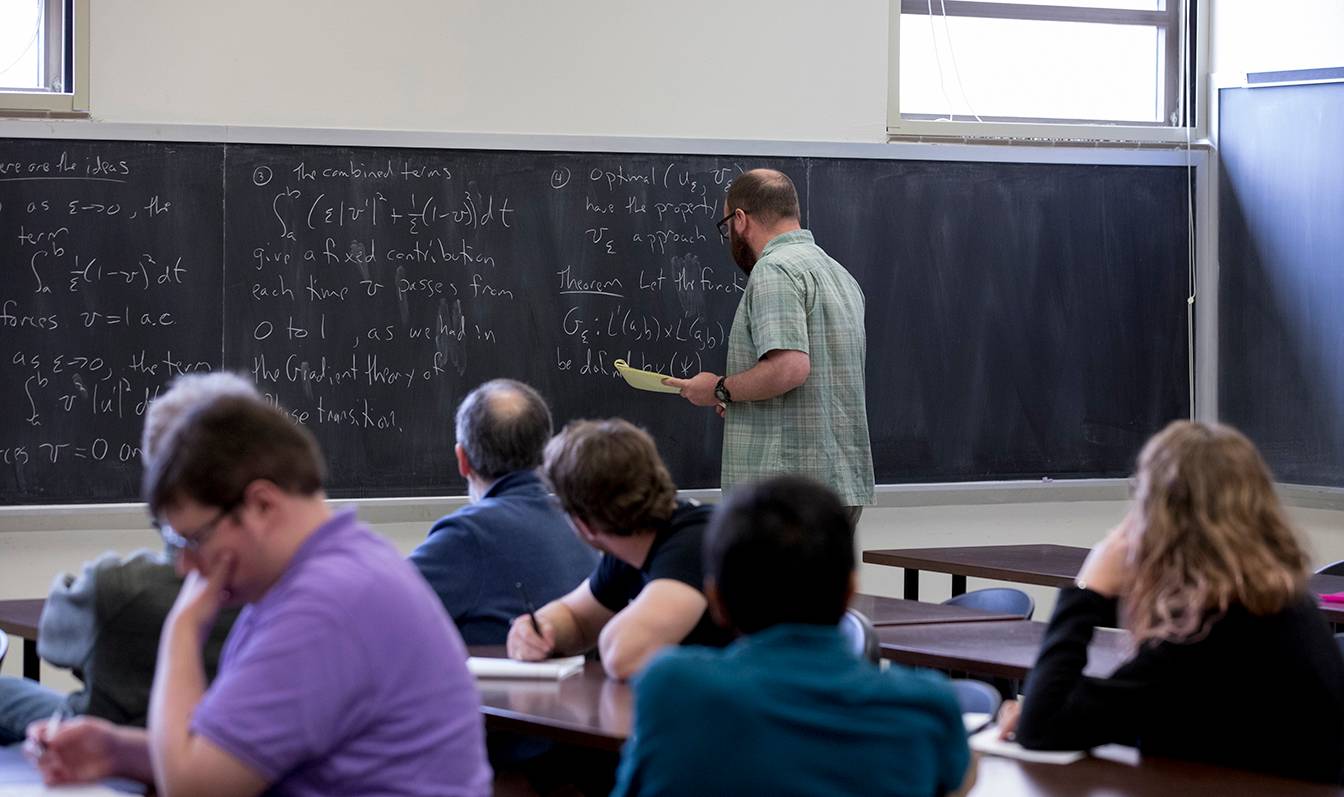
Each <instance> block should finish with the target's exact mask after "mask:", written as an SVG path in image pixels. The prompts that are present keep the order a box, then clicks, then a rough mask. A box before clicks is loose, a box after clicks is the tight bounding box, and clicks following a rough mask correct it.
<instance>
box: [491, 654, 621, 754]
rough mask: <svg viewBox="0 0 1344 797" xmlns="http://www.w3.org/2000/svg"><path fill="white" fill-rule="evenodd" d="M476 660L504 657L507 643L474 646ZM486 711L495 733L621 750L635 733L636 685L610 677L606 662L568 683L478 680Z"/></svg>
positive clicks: (589, 666)
mask: <svg viewBox="0 0 1344 797" xmlns="http://www.w3.org/2000/svg"><path fill="white" fill-rule="evenodd" d="M469 652H470V653H471V655H473V656H487V657H495V658H502V657H504V656H505V655H506V654H505V652H504V646H503V645H473V646H471V647H470V648H469ZM476 686H477V688H478V689H479V690H480V692H481V713H482V714H483V715H485V727H486V728H488V729H490V730H501V731H511V732H514V733H523V734H529V735H534V736H544V737H546V738H547V739H554V740H555V741H558V742H563V743H566V744H574V745H579V746H582V747H594V748H597V749H599V750H611V751H617V750H620V749H621V745H622V744H624V743H625V740H626V738H627V737H628V736H629V735H630V723H631V718H632V717H633V715H634V703H633V700H634V697H633V695H632V694H631V692H630V686H629V685H628V684H626V683H623V682H620V681H613V680H610V679H608V678H607V676H606V673H604V672H603V671H602V664H601V663H600V662H597V661H590V662H587V663H586V664H585V665H584V667H583V672H582V673H581V674H579V675H575V676H572V677H570V678H566V679H564V680H562V681H537V680H523V679H509V678H478V679H477V680H476Z"/></svg>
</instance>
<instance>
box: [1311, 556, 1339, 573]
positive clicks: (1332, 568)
mask: <svg viewBox="0 0 1344 797" xmlns="http://www.w3.org/2000/svg"><path fill="white" fill-rule="evenodd" d="M1316 575H1318V576H1344V559H1340V560H1339V561H1338V562H1331V563H1330V564H1328V565H1323V566H1321V568H1320V569H1319V570H1317V571H1316Z"/></svg>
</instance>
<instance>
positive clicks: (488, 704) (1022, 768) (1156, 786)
mask: <svg viewBox="0 0 1344 797" xmlns="http://www.w3.org/2000/svg"><path fill="white" fill-rule="evenodd" d="M1022 622H1024V621H1021V620H1019V621H1016V623H1022ZM1016 623H999V622H993V623H981V624H979V625H985V626H990V625H994V626H1000V625H1011V624H1016ZM971 625H973V624H970V623H966V624H955V625H939V626H935V627H934V628H936V629H940V630H942V631H947V630H951V629H962V628H966V627H969V626H971ZM1036 625H1040V624H1039V623H1037V624H1036ZM914 627H915V626H893V627H889V629H887V630H890V631H893V632H894V631H901V630H906V629H909V628H914ZM471 653H472V655H474V656H500V655H503V653H504V649H503V647H501V646H498V645H495V646H477V647H472V648H471ZM477 684H478V686H479V687H480V689H481V694H482V706H481V712H482V713H483V714H484V715H485V722H486V727H488V728H492V729H494V728H498V729H501V730H504V729H507V730H510V731H514V732H518V733H525V734H530V735H535V736H541V737H545V738H549V739H554V740H556V741H560V742H567V743H570V744H579V745H585V746H589V747H596V748H598V749H602V750H618V749H620V746H621V744H622V743H623V742H624V741H625V739H626V738H627V737H628V736H629V734H630V728H631V726H632V720H633V711H634V702H633V700H632V697H631V693H630V687H629V685H628V684H625V683H619V682H616V681H609V680H607V679H606V678H605V676H603V674H602V670H601V668H600V667H597V666H596V662H589V663H588V666H587V667H586V668H585V669H584V671H583V674H582V675H576V676H574V677H573V678H569V679H567V680H565V681H560V682H558V683H557V682H554V681H545V682H541V681H537V682H529V681H507V680H496V679H480V680H478V681H477ZM1097 754H1098V755H1100V756H1103V757H1101V758H1085V759H1083V760H1082V761H1079V762H1077V763H1074V764H1069V765H1068V766H1052V765H1047V764H1026V763H1022V762H1019V761H1010V760H1008V759H1004V758H991V757H983V758H981V759H980V773H979V779H978V780H977V782H976V786H975V788H974V789H973V790H972V791H971V797H1188V796H1189V795H1191V794H1199V793H1206V794H1214V795H1224V794H1235V795H1238V797H1270V795H1274V796H1275V797H1326V795H1340V794H1341V791H1340V790H1339V789H1335V788H1331V787H1328V786H1317V785H1314V784H1310V783H1298V782H1296V781H1286V780H1281V779H1278V778H1271V777H1267V776H1264V775H1256V774H1253V773H1249V772H1239V771H1236V770H1229V769H1221V768H1218V767H1210V766H1205V765H1201V764H1189V763H1184V762H1180V761H1167V760H1161V759H1151V758H1150V759H1144V760H1143V761H1142V762H1140V760H1139V756H1138V753H1137V751H1135V750H1133V749H1132V748H1117V747H1106V748H1101V749H1099V750H1098V751H1097Z"/></svg>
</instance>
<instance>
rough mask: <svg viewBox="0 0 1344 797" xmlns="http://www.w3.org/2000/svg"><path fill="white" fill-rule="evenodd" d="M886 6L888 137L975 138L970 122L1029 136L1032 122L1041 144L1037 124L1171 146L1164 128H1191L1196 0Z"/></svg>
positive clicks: (984, 0)
mask: <svg viewBox="0 0 1344 797" xmlns="http://www.w3.org/2000/svg"><path fill="white" fill-rule="evenodd" d="M892 5H893V13H895V11H896V7H899V17H898V19H897V20H896V22H895V24H894V25H893V31H892V43H893V45H894V47H895V52H896V55H897V58H898V59H899V64H897V65H895V66H897V69H896V75H894V76H893V78H892V80H893V82H895V83H896V85H895V86H894V87H893V94H892V96H893V101H894V103H895V105H896V111H895V112H894V113H892V119H891V124H890V127H891V128H892V132H894V133H908V132H915V133H922V134H936V132H935V131H938V130H940V128H941V129H942V131H943V132H944V133H945V134H950V135H972V136H974V135H976V132H975V131H974V130H973V129H970V126H976V127H986V128H987V129H986V132H987V133H988V128H989V126H986V125H985V123H1000V126H999V128H998V129H1000V130H1004V129H1005V128H1013V127H1014V126H1019V127H1017V130H1018V131H1019V132H1025V133H1027V134H1028V135H1030V133H1031V131H1032V130H1033V128H1032V127H1031V126H1033V125H1034V126H1036V132H1037V134H1038V135H1042V136H1048V135H1050V134H1049V133H1047V132H1045V130H1046V129H1048V128H1045V127H1044V126H1046V125H1049V126H1059V125H1066V126H1071V127H1072V128H1073V129H1074V130H1075V131H1080V130H1083V128H1084V126H1085V127H1086V128H1087V129H1090V130H1091V131H1092V133H1091V136H1093V137H1108V136H1109V135H1115V130H1114V129H1115V128H1124V131H1123V133H1122V134H1120V135H1115V137H1119V138H1138V139H1144V138H1150V139H1155V140H1161V139H1167V140H1171V139H1172V138H1174V136H1172V135H1170V133H1171V132H1178V133H1179V137H1180V138H1184V136H1185V133H1186V128H1187V126H1189V125H1191V123H1192V117H1193V113H1192V110H1193V109H1192V108H1191V107H1190V105H1191V104H1190V103H1189V102H1188V101H1187V100H1188V98H1189V97H1192V96H1194V92H1193V91H1192V89H1193V87H1194V85H1195V82H1194V81H1193V80H1191V74H1192V72H1193V71H1194V70H1192V69H1191V68H1190V62H1189V60H1188V59H1190V58H1191V55H1192V53H1194V52H1196V48H1195V47H1193V46H1192V44H1193V41H1194V36H1193V31H1194V30H1195V29H1194V26H1193V25H1191V24H1190V22H1191V20H1192V19H1193V16H1194V15H1193V10H1194V9H1193V7H1194V5H1195V0H1072V1H1070V0H892ZM893 60H897V59H895V58H894V59H893ZM957 123H969V125H967V124H957ZM1003 123H1007V124H1006V125H1005V124H1003ZM1101 125H1105V126H1108V127H1109V128H1111V129H1112V130H1111V133H1109V134H1108V133H1107V132H1106V131H1103V130H1102V129H1101V128H1100V127H1098V126H1101ZM1143 128H1149V129H1150V130H1149V131H1147V133H1145V131H1144V130H1143ZM1054 129H1055V130H1056V133H1055V135H1062V136H1064V137H1068V136H1070V135H1072V134H1070V133H1068V132H1063V131H1067V130H1068V129H1069V128H1059V127H1054ZM1163 129H1165V130H1166V131H1167V133H1168V135H1165V136H1164V135H1163V134H1162V133H1161V132H1160V131H1162V130H1163ZM1075 134H1077V133H1076V132H1075ZM1079 137H1089V136H1088V134H1086V133H1083V134H1081V135H1079Z"/></svg>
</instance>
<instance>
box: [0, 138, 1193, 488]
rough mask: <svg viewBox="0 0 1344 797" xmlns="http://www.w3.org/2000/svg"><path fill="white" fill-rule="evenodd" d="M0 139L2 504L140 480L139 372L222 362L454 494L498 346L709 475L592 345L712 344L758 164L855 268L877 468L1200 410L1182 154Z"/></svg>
mask: <svg viewBox="0 0 1344 797" xmlns="http://www.w3.org/2000/svg"><path fill="white" fill-rule="evenodd" d="M0 147H3V149H2V150H0V151H2V152H3V156H0V259H2V260H3V262H4V263H6V264H7V266H8V268H9V273H10V279H8V280H6V282H5V285H4V287H3V288H0V301H3V302H4V308H3V314H0V325H2V326H0V335H3V338H0V341H2V342H0V357H3V368H4V369H5V370H4V377H5V378H4V382H3V384H0V392H3V394H4V396H5V407H4V409H5V412H4V418H5V420H4V425H3V428H2V432H3V440H0V464H2V465H3V468H2V469H0V473H3V475H2V476H0V496H2V497H3V500H4V501H5V502H7V503H61V502H85V501H121V500H134V499H135V497H136V488H137V484H138V479H139V470H140V461H139V451H138V449H137V447H136V446H137V444H138V436H139V430H140V426H141V423H142V415H143V412H144V406H145V403H146V402H147V401H148V400H150V399H152V398H153V396H154V395H155V394H156V393H157V392H158V391H159V390H161V389H162V387H163V386H164V385H165V384H166V383H167V382H168V381H169V380H170V379H171V378H172V376H174V375H175V374H177V373H182V372H186V371H190V370H202V369H217V368H220V367H226V368H229V369H232V370H237V371H241V372H244V373H248V374H251V375H252V376H254V378H256V380H257V381H258V384H259V385H260V386H261V388H262V389H263V391H264V392H265V393H266V394H267V395H268V396H270V397H271V398H273V399H274V400H276V401H278V402H279V403H281V404H282V405H283V406H285V407H286V408H287V409H289V411H290V412H291V413H292V414H293V415H294V417H295V418H297V419H298V420H299V421H300V422H302V423H304V424H306V425H307V426H308V427H309V428H311V429H312V430H313V431H314V433H315V434H316V435H317V436H318V439H319V440H320V441H321V443H322V445H323V448H324V450H325V452H326V455H327V459H328V462H329V464H330V469H331V478H330V488H331V489H330V493H331V494H332V495H334V496H389V495H406V496H415V495H441V494H452V493H460V492H461V491H462V484H461V480H460V479H459V478H458V476H457V474H456V467H455V464H454V461H453V457H452V443H453V430H452V413H453V409H454V407H455V405H456V404H457V402H458V401H459V400H460V399H461V398H462V397H463V396H464V395H465V394H466V392H467V391H469V390H470V389H471V388H472V387H474V386H475V385H477V384H479V383H480V382H481V381H484V380H486V379H489V378H492V377H496V376H508V377H513V378H517V379H522V380H524V381H527V382H529V383H531V384H533V385H535V386H536V387H537V388H538V389H539V390H540V391H541V392H542V393H543V395H545V396H546V397H547V399H548V400H549V401H550V402H551V404H552V408H553V410H554V412H555V415H556V418H557V421H558V422H560V423H563V422H564V421H566V420H569V419H572V418H578V417H603V416H609V415H622V416H624V417H627V418H629V419H631V420H633V421H635V422H637V423H639V424H641V425H644V426H645V427H647V428H648V429H650V431H651V432H652V433H653V434H654V436H655V437H656V439H657V440H658V443H659V446H660V450H661V451H662V453H663V456H664V457H665V458H666V459H667V461H668V464H669V467H670V468H671V469H672V472H673V474H674V476H675V478H676V479H677V482H678V484H679V485H680V486H682V487H714V486H717V484H718V460H719V448H720V446H721V444H722V433H721V426H720V423H721V422H720V421H719V420H718V419H717V418H716V417H715V416H714V415H713V414H712V413H710V412H708V411H705V410H698V409H696V408H693V407H691V406H689V405H688V404H686V403H685V402H684V401H681V400H680V399H677V398H676V397H672V396H664V395H657V394H644V393H637V392H634V391H631V390H629V389H628V388H626V387H625V386H624V384H623V383H622V382H620V381H619V380H618V378H617V377H616V374H615V371H614V368H613V366H612V362H613V361H614V360H615V359H617V358H624V359H626V360H629V361H630V362H631V363H632V364H634V365H636V366H646V367H650V368H655V369H658V370H663V371H667V372H670V373H674V374H677V375H683V374H685V375H689V374H693V373H695V372H697V371H699V370H701V369H707V370H715V371H721V370H722V367H723V361H724V356H725V348H726V338H727V332H728V328H729V326H730V324H731V320H732V316H733V312H734V309H735V308H736V305H737V303H738V300H739V298H740V296H741V291H742V287H743V285H744V284H745V281H746V276H745V275H744V274H743V273H742V272H740V271H739V270H738V269H737V267H736V266H735V265H733V263H732V261H731V259H730V258H729V256H728V253H727V249H726V247H725V246H723V244H722V243H721V242H720V241H719V238H718V235H717V232H716V230H715V227H714V223H715V222H716V221H717V220H718V219H719V218H720V217H721V216H722V210H723V194H724V191H725V190H726V187H727V184H728V183H729V182H730V181H731V179H732V177H733V176H734V175H736V174H738V173H740V172H741V171H743V170H745V169H749V168H753V167H756V166H763V165H769V166H774V167H776V168H780V169H783V170H784V171H786V172H787V173H789V174H790V175H791V176H792V177H793V178H794V181H795V183H796V184H797V185H798V187H799V191H800V194H801V197H802V202H803V206H804V216H805V219H804V221H805V224H807V225H808V226H810V227H811V228H812V229H813V230H814V232H815V233H816V236H817V239H818V242H819V243H820V244H821V245H822V246H823V247H824V248H826V249H828V250H829V251H830V252H831V253H832V254H833V255H834V256H835V257H837V259H839V260H840V261H841V262H842V263H844V264H845V265H846V266H847V267H848V268H849V269H850V270H851V271H852V272H853V273H854V275H855V276H856V278H858V280H859V282H860V284H861V285H862V286H863V288H864V290H865V293H866V295H867V301H868V307H867V309H868V313H867V322H868V392H869V395H868V401H869V417H870V424H871V427H872V437H873V447H874V456H875V460H876V469H877V476H878V481H879V482H891V481H941V480H972V479H1003V478H1040V477H1045V476H1048V477H1055V478H1073V477H1090V476H1119V475H1123V474H1125V473H1126V472H1128V470H1129V468H1130V465H1131V462H1132V458H1133V455H1134V453H1135V451H1136V450H1137V447H1138V446H1139V445H1140V444H1141V442H1142V440H1143V439H1144V438H1145V437H1146V436H1147V435H1148V434H1150V433H1151V432H1152V431H1154V430H1155V429H1157V428H1160V427H1161V425H1162V424H1163V423H1165V422H1166V421H1167V420H1169V419H1171V418H1174V417H1181V416H1185V415H1187V414H1188V412H1189V406H1188V398H1187V396H1188V390H1189V383H1188V378H1187V369H1186V353H1187V350H1186V334H1185V317H1186V316H1185V301H1184V299H1185V284H1186V280H1187V275H1188V268H1189V266H1188V260H1187V254H1188V253H1187V248H1186V240H1187V236H1186V215H1185V214H1186V203H1187V193H1186V191H1187V187H1186V186H1187V184H1186V175H1185V171H1184V169H1180V168H1173V167H1162V166H1151V167H1150V166H1130V165H1112V166H1082V165H1050V164H1032V165H1027V164H1012V163H991V162H974V163H972V162H966V163H948V162H924V161H889V160H859V159H840V158H835V159H829V158H803V157H795V158H783V157H770V158H765V157H741V156H728V155H722V156H720V155H712V154H695V155H675V156H672V155H655V154H647V155H641V154H625V153H597V152H522V151H468V150H433V149H389V148H369V147H361V148H355V147H348V148H347V147H332V146H280V145H240V144H172V143H161V142H160V143H144V142H112V141H98V142H77V141H62V140H10V141H5V142H0Z"/></svg>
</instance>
